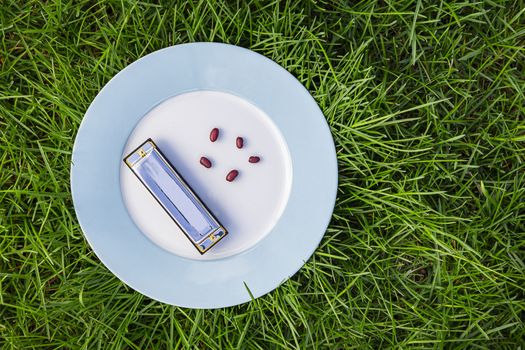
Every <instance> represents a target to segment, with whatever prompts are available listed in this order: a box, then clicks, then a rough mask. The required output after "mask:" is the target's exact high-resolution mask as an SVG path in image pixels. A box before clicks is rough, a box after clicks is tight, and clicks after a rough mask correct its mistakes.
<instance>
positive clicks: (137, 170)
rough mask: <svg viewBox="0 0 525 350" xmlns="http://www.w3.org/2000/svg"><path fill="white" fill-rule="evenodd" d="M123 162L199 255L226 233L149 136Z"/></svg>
mask: <svg viewBox="0 0 525 350" xmlns="http://www.w3.org/2000/svg"><path fill="white" fill-rule="evenodd" d="M124 163H126V165H127V166H128V167H129V168H130V169H131V171H132V172H133V173H134V174H135V175H136V176H137V178H138V179H139V180H140V182H141V183H142V184H143V185H144V186H145V187H146V188H147V189H148V191H149V193H151V195H152V196H153V197H154V198H155V199H156V200H157V202H158V203H159V204H160V206H161V207H162V208H163V209H164V210H165V211H166V213H167V214H168V215H169V216H170V217H171V219H173V221H174V222H175V223H176V224H177V225H178V226H179V227H180V229H181V230H182V232H183V233H184V234H185V235H186V237H188V239H189V240H190V241H191V243H192V244H193V245H194V246H195V248H197V250H198V251H199V252H200V253H201V254H204V253H205V252H207V251H208V250H209V249H210V248H211V247H212V246H214V245H215V244H216V243H217V242H218V241H219V240H221V239H222V238H223V237H224V236H226V235H227V234H228V231H227V230H226V229H225V228H224V226H222V225H221V224H220V223H219V221H218V220H217V219H216V218H215V216H213V214H212V213H211V212H210V210H209V209H208V208H207V207H206V206H205V205H204V203H202V201H201V200H200V199H199V197H197V195H196V194H195V192H193V190H192V189H191V188H190V187H189V186H188V184H187V183H186V181H184V179H183V178H182V176H180V174H179V173H178V172H177V171H176V170H175V168H174V167H173V165H171V164H170V162H169V161H168V160H167V159H166V157H165V156H164V155H163V154H162V152H161V151H160V149H159V148H158V147H157V145H156V144H155V143H154V142H153V140H152V139H147V140H146V141H144V143H142V144H141V145H140V146H139V147H137V148H136V149H135V150H134V151H132V152H131V153H130V154H129V155H128V156H127V157H125V158H124Z"/></svg>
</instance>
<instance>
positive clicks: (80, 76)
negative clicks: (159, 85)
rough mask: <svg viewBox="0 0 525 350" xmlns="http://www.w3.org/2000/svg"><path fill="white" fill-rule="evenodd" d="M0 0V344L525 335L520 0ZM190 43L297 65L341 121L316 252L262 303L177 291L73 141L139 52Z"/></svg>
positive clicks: (447, 343) (121, 345) (520, 338)
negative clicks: (194, 301) (107, 239)
mask: <svg viewBox="0 0 525 350" xmlns="http://www.w3.org/2000/svg"><path fill="white" fill-rule="evenodd" d="M160 3H161V4H160V5H159V4H150V3H149V2H148V1H144V2H134V1H116V0H115V1H98V2H96V1H84V0H80V1H61V0H55V1H34V0H28V1H18V0H4V1H2V2H1V3H0V65H1V68H0V167H1V168H0V169H1V171H0V348H2V349H30V348H46V349H53V348H57V349H63V348H83V349H99V348H100V349H157V348H158V349H167V348H197V349H208V348H212V349H228V348H238V349H272V348H282V349H288V348H290V349H293V348H297V349H308V348H320V349H349V348H369V349H378V348H438V349H439V348H454V349H473V348H474V349H497V348H506V349H516V348H519V347H520V346H521V348H523V347H524V346H525V327H524V319H525V262H524V260H525V200H524V197H525V96H524V91H525V75H524V72H525V64H524V62H525V49H524V47H525V4H524V3H523V2H522V1H478V2H475V1H471V2H467V1H465V2H456V1H448V0H444V1H426V2H422V1H416V2H413V1H409V0H391V1H390V0H383V1H372V0H363V1H360V2H356V3H355V4H353V5H349V4H348V3H349V1H328V0H325V1H315V0H311V1H303V2H301V1H273V2H267V1H259V0H251V1H237V2H235V1H230V2H226V1H217V2H216V1H213V0H202V1H186V0H181V1H160ZM193 41H215V42H225V43H230V44H235V45H240V46H243V47H246V48H250V49H252V50H254V51H256V52H258V53H260V54H263V55H265V56H267V57H269V58H271V59H273V60H274V61H276V62H277V63H279V64H280V65H282V66H283V67H284V68H285V69H287V70H288V71H289V72H291V73H292V74H293V75H294V76H295V77H297V79H299V81H301V83H303V84H304V85H305V86H306V88H307V89H308V90H309V91H310V93H311V94H312V96H313V97H314V98H315V100H316V101H317V102H318V104H319V106H320V107H321V109H322V111H323V112H324V115H325V117H326V119H327V121H328V123H329V125H330V128H331V130H332V133H333V137H334V141H335V145H336V150H337V155H338V163H339V190H338V198H337V203H336V206H335V211H334V214H333V217H332V221H331V223H330V226H329V228H328V230H327V232H326V235H325V237H324V239H323V240H322V242H321V244H320V246H319V248H318V249H317V251H316V252H315V254H314V255H313V256H312V258H310V260H308V261H307V262H306V264H305V266H304V267H303V268H302V269H301V270H300V271H299V272H298V273H297V274H295V275H294V276H293V277H292V278H291V279H290V280H288V281H287V282H285V283H284V284H283V285H282V286H280V287H279V288H278V289H276V290H275V291H273V292H271V293H270V294H268V295H266V296H264V297H261V298H259V299H256V300H254V301H252V302H249V303H246V304H243V305H240V306H236V307H231V308H225V309H218V310H192V309H185V308H179V307H173V306H169V305H164V304H162V303H159V302H157V301H154V300H152V299H149V298H148V297H145V296H143V295H141V294H139V293H137V292H135V291H133V290H132V289H130V288H129V287H127V286H126V285H125V284H123V283H122V282H120V281H119V280H118V279H117V278H116V277H114V276H113V275H112V274H111V273H110V272H109V271H108V270H107V269H106V268H105V266H104V265H103V264H102V263H101V262H100V261H99V260H98V258H97V257H96V255H95V254H94V253H93V251H92V250H91V248H90V247H89V246H88V244H87V242H86V240H85V239H84V237H83V234H82V232H81V230H80V228H79V225H78V222H77V220H76V217H75V212H74V209H73V204H72V200H71V192H70V187H69V172H70V161H71V149H72V146H73V141H74V138H75V134H76V131H77V129H78V126H79V124H80V122H81V120H82V117H83V114H84V113H85V111H86V109H87V108H88V106H89V104H90V102H91V101H92V100H93V98H94V97H95V96H96V94H97V93H98V91H100V89H101V88H102V87H103V86H104V84H105V83H107V82H108V81H109V80H110V79H111V77H112V76H114V75H115V74H116V73H117V72H119V70H121V69H123V68H124V67H126V65H128V64H130V63H131V62H133V61H135V60H136V59H138V58H140V57H142V56H144V55H146V54H148V53H150V52H153V51H155V50H158V49H161V48H164V47H167V46H170V45H175V44H180V43H187V42H193Z"/></svg>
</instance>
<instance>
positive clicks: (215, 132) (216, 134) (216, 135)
mask: <svg viewBox="0 0 525 350" xmlns="http://www.w3.org/2000/svg"><path fill="white" fill-rule="evenodd" d="M218 138H219V129H217V128H213V129H211V132H210V141H211V142H215V141H217V139H218Z"/></svg>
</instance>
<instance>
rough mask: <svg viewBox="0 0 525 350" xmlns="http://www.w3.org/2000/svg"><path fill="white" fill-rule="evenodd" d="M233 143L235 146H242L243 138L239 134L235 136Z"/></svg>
mask: <svg viewBox="0 0 525 350" xmlns="http://www.w3.org/2000/svg"><path fill="white" fill-rule="evenodd" d="M235 144H236V145H237V148H242V146H244V139H243V138H242V137H240V136H239V137H237V140H236V141H235Z"/></svg>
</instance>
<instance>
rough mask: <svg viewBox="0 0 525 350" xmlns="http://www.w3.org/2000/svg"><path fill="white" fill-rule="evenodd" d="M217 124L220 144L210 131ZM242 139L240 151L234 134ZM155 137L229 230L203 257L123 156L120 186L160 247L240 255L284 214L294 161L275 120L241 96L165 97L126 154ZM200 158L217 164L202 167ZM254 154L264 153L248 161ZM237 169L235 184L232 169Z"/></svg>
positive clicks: (193, 254)
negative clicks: (127, 164) (213, 139)
mask: <svg viewBox="0 0 525 350" xmlns="http://www.w3.org/2000/svg"><path fill="white" fill-rule="evenodd" d="M213 128H219V130H220V134H219V138H218V140H217V141H216V142H211V141H210V139H209V137H210V131H211V130H212V129H213ZM239 136H240V137H242V138H243V139H244V146H243V148H242V149H238V148H237V147H236V138H237V137H239ZM148 138H151V139H153V141H154V142H155V143H156V144H157V146H158V147H159V148H160V150H161V151H162V152H163V153H164V155H165V156H166V157H167V158H168V160H169V161H170V162H171V163H172V164H173V166H174V167H175V169H176V170H177V171H178V172H179V173H180V174H181V175H182V177H183V178H184V179H185V180H186V181H187V182H188V184H189V185H190V187H191V188H192V189H193V190H194V191H195V192H196V193H197V195H198V196H199V198H201V200H202V201H203V202H204V203H205V204H206V205H207V206H208V208H209V209H210V211H211V212H212V213H213V214H214V215H215V216H216V217H217V219H218V220H219V221H220V222H221V223H222V225H224V226H225V227H226V229H227V230H228V231H229V234H228V235H227V236H226V237H225V238H223V239H222V240H221V241H220V242H219V243H217V244H216V245H215V246H214V247H212V248H211V249H210V250H209V251H208V252H206V253H205V254H204V255H201V254H200V253H199V252H198V251H197V249H195V247H194V246H193V245H192V244H191V242H190V241H189V240H188V238H186V236H185V235H184V234H183V233H182V232H181V230H180V228H179V227H178V226H177V225H176V224H175V222H173V220H172V219H171V218H170V217H169V216H168V214H167V213H166V212H165V211H164V210H163V209H162V207H161V206H160V205H159V204H158V203H157V202H156V200H155V199H154V198H153V197H152V195H151V194H150V193H149V192H148V191H147V190H146V188H145V187H144V186H143V185H142V184H141V183H140V181H139V180H138V179H137V178H136V177H135V176H134V175H133V173H132V172H131V171H130V169H129V168H128V167H127V166H126V165H125V164H124V162H122V165H121V168H120V184H121V191H122V197H123V199H124V203H125V205H126V208H127V210H128V212H129V214H130V216H131V217H132V218H133V220H134V222H135V224H136V225H137V226H138V228H139V229H140V230H141V231H142V232H143V233H144V234H145V235H146V236H148V237H149V238H150V239H151V240H152V241H153V242H155V243H156V244H157V245H159V246H160V247H162V248H164V249H166V250H168V251H170V252H172V253H174V254H177V255H179V256H183V257H186V258H191V259H200V260H211V259H218V258H224V257H227V256H231V255H234V254H238V253H240V252H242V251H244V250H246V249H249V248H251V247H253V246H254V245H255V244H256V243H257V242H259V241H260V240H261V239H263V238H264V237H265V236H266V235H267V234H268V233H269V232H270V231H271V229H272V228H273V227H274V225H275V224H276V223H277V221H278V220H279V217H280V216H281V214H282V212H283V211H284V208H285V206H286V203H287V201H288V197H289V194H290V188H291V182H292V162H291V159H290V153H289V151H288V147H287V145H286V142H285V141H284V138H283V137H282V135H281V133H280V132H279V130H278V129H277V127H276V126H275V125H274V124H273V122H272V120H271V119H270V118H269V117H268V116H267V115H266V114H265V113H264V112H263V111H261V110H260V109H259V108H257V107H255V106H254V105H252V104H251V103H249V102H248V101H246V100H244V99H242V98H240V97H237V96H235V95H232V94H229V93H224V92H218V91H195V92H189V93H184V94H181V95H177V96H175V97H172V98H169V99H167V100H166V101H164V102H162V103H161V104H159V105H158V106H156V107H155V108H154V109H152V110H151V111H150V112H149V113H148V114H146V115H145V116H144V118H142V120H141V121H140V122H139V123H138V124H137V126H136V127H135V129H134V130H133V132H132V133H131V135H130V137H129V139H128V142H127V144H126V146H125V149H124V153H123V154H122V158H124V157H125V156H126V155H128V154H129V153H130V152H131V151H132V150H133V149H135V148H136V147H137V146H139V145H140V144H141V143H142V142H144V141H145V140H146V139H148ZM202 156H205V157H207V158H208V159H210V160H211V162H212V167H211V168H209V169H207V168H205V167H203V166H202V165H201V164H200V163H199V160H200V158H201V157H202ZM250 156H258V157H260V158H261V160H260V162H259V163H255V164H253V163H249V162H248V159H249V157H250ZM233 169H236V170H238V171H239V175H238V177H237V178H236V179H235V180H234V181H233V182H228V181H226V174H228V172H229V171H230V170H233Z"/></svg>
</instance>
